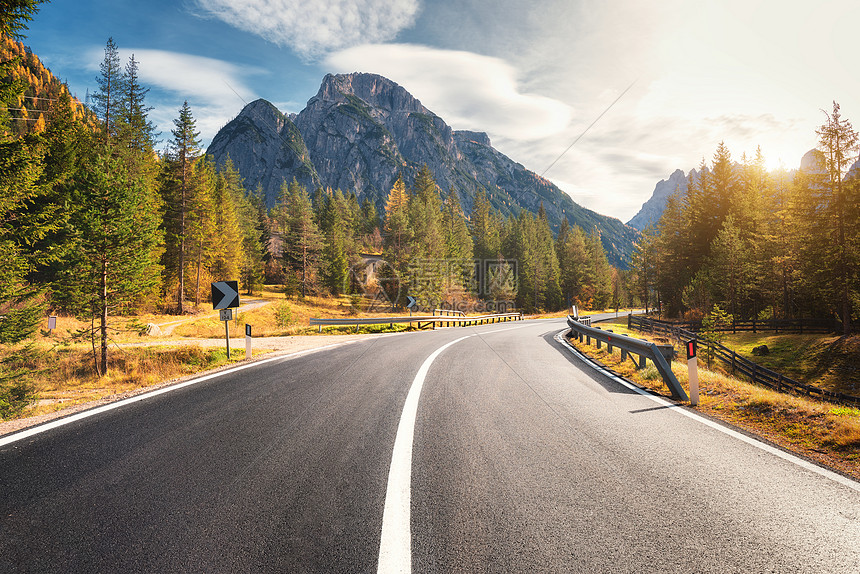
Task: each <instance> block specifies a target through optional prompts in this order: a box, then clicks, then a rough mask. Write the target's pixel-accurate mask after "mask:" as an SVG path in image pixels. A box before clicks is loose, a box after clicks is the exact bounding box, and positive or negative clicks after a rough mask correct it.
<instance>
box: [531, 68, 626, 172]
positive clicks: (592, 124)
mask: <svg viewBox="0 0 860 574" xmlns="http://www.w3.org/2000/svg"><path fill="white" fill-rule="evenodd" d="M637 81H638V80H633V83H631V84H630V85H629V86H627V89H626V90H624V91H623V92H621V94H620V95H619V96H618V97H617V98H615V101H613V102H612V103H611V104H609V106H608V107H607V108H606V109H605V110H603V112H601V114H600V115H599V116H597V118H595V120H594V121H593V122H591V125H589V126H588V127H587V128H585V131H583V132H582V133H581V134H579V137H577V138H576V139H575V140H573V143H572V144H570V145H569V146H567V149H566V150H564V151H563V152H561V154H560V155H559V156H558V157H557V158H555V161H553V162H552V163H551V164H549V167H547V168H546V169H545V170H543V172H542V173H541V174H540V176H541V177H543V176H544V175H545V174H546V172H548V171H549V170H550V169H551V168H552V166H554V165H555V164H556V163H558V160H560V159H561V158H562V157H563V156H564V154H566V153H567V152H569V151H570V148H572V147H573V146H575V145H576V143H577V142H578V141H579V140H581V139H582V137H583V136H584V135H585V134H587V133H588V130H590V129H591V128H592V127H594V124H596V123H597V122H599V121H600V118H602V117H603V116H604V115H605V114H606V112H608V111H609V110H611V109H612V106H614V105H615V104H617V103H618V100H620V99H621V98H623V97H624V94H626V93H627V92H629V91H630V88H632V87H633V85H634V84H635V83H636V82H637Z"/></svg>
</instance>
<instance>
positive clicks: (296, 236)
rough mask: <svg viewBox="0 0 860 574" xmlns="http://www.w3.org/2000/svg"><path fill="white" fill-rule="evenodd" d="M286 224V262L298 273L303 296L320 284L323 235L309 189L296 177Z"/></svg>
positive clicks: (292, 187) (289, 194) (291, 191)
mask: <svg viewBox="0 0 860 574" xmlns="http://www.w3.org/2000/svg"><path fill="white" fill-rule="evenodd" d="M287 189H288V196H287V205H286V210H284V211H282V213H283V215H284V216H285V219H284V221H283V225H284V237H283V242H284V254H283V257H284V262H285V264H286V267H287V268H288V269H290V270H291V271H292V273H293V274H294V275H295V276H297V277H298V279H299V282H300V284H301V292H302V297H306V296H307V295H308V292H309V291H310V290H311V289H313V287H314V285H315V284H316V274H317V269H318V264H319V257H320V253H321V251H322V248H323V238H322V235H321V234H320V232H319V228H318V227H317V224H316V222H315V221H314V211H313V206H312V204H311V199H310V197H309V196H308V192H307V190H306V189H305V188H304V186H302V185H300V184H299V183H298V182H297V181H296V180H295V179H294V180H293V181H292V182H291V183H290V185H289V186H288V188H287Z"/></svg>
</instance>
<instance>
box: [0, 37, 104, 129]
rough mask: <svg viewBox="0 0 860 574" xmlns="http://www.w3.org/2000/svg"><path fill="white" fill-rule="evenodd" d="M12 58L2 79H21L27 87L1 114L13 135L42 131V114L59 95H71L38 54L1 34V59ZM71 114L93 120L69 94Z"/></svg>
mask: <svg viewBox="0 0 860 574" xmlns="http://www.w3.org/2000/svg"><path fill="white" fill-rule="evenodd" d="M9 61H14V63H13V64H12V66H11V67H10V69H7V70H6V74H7V75H6V77H5V78H4V81H6V82H12V81H20V82H23V83H24V84H25V86H26V88H25V89H24V94H23V97H22V98H20V100H19V101H18V102H16V104H15V106H13V107H12V108H8V109H5V108H4V109H0V116H3V117H7V118H8V119H9V120H10V121H9V123H10V127H11V130H12V132H13V133H14V134H15V135H22V134H25V133H30V132H41V131H42V130H44V129H45V116H46V115H48V116H49V115H50V114H51V112H52V104H53V103H54V102H56V101H57V99H58V98H59V97H60V94H69V95H70V96H71V94H70V93H69V88H68V86H66V85H65V84H64V83H63V82H61V81H60V80H59V79H57V77H56V76H54V74H52V73H51V70H49V69H48V68H46V67H45V65H44V64H43V63H42V61H41V60H40V59H39V57H38V56H37V55H36V54H34V53H33V52H32V50H30V48H29V47H27V46H25V45H24V44H22V43H21V42H18V41H17V40H13V39H12V38H9V37H8V36H0V62H9ZM70 99H71V102H70V105H71V108H72V114H73V116H74V117H75V119H78V120H81V119H85V118H87V119H89V120H92V114H91V113H90V112H89V111H88V110H87V109H86V108H85V107H84V105H83V104H82V103H81V102H80V101H78V99H77V98H75V97H71V98H70Z"/></svg>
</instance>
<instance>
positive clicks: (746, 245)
mask: <svg viewBox="0 0 860 574" xmlns="http://www.w3.org/2000/svg"><path fill="white" fill-rule="evenodd" d="M824 116H825V121H824V123H823V124H822V125H821V126H820V127H819V128H818V130H817V131H816V133H817V136H818V147H817V150H815V151H814V152H813V153H812V154H811V155H812V156H813V161H812V162H811V163H810V165H807V166H805V167H802V168H801V169H800V170H797V171H796V172H793V173H790V172H788V171H786V170H785V169H782V170H778V171H775V172H771V173H769V172H768V171H767V170H766V169H765V161H764V157H763V154H762V152H761V150H760V149H759V150H757V151H756V154H755V156H754V157H752V158H747V157H746V156H744V157H743V158H742V160H741V163H740V165H737V164H735V163H734V162H733V161H732V158H731V154H730V153H729V150H728V148H727V147H726V146H725V145H724V144H720V145H719V147H718V148H717V150H716V152H715V153H714V156H713V161H712V162H711V164H710V165H707V164H706V163H705V161H704V160H702V164H701V166H700V169H699V172H700V177H699V178H698V179H696V178H692V177H691V178H690V179H689V184H688V190H687V192H686V193H683V194H676V195H674V196H672V197H671V198H670V199H669V201H668V204H667V206H666V209H665V211H664V212H663V215H662V217H661V219H660V220H659V222H658V223H657V224H656V225H655V226H652V227H651V228H649V229H646V230H645V232H644V233H643V236H642V239H641V241H640V242H639V245H638V246H637V251H636V255H635V257H634V268H635V276H636V277H635V283H636V288H635V289H636V292H637V294H638V296H639V297H640V298H641V300H642V301H643V302H645V303H646V304H647V305H649V306H651V307H652V308H653V307H658V306H659V307H660V308H661V311H662V312H663V313H664V314H665V315H667V316H669V317H680V316H683V317H685V318H687V319H701V318H703V317H705V316H709V315H714V316H715V317H719V316H722V317H723V320H728V317H729V316H730V317H733V318H734V319H737V320H750V319H782V318H817V319H820V318H837V319H838V321H840V322H841V324H842V332H843V333H844V334H846V335H847V334H850V333H852V332H853V325H854V324H855V323H856V322H857V320H858V316H857V312H858V309H860V174H858V173H855V172H850V171H849V170H850V168H851V166H852V165H853V164H854V163H855V162H856V161H857V154H858V150H860V143H858V134H857V132H856V131H855V130H854V129H853V127H852V125H851V123H850V122H849V121H848V120H847V119H845V118H844V117H843V116H842V113H841V110H840V107H839V104H837V103H836V102H834V103H833V108H832V110H831V111H830V112H824Z"/></svg>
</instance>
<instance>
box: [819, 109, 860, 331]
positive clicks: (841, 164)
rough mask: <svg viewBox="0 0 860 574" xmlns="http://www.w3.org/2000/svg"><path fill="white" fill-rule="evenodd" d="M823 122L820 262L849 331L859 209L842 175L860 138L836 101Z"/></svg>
mask: <svg viewBox="0 0 860 574" xmlns="http://www.w3.org/2000/svg"><path fill="white" fill-rule="evenodd" d="M824 115H825V116H826V118H827V119H826V121H825V123H824V124H823V125H822V126H821V127H819V128H818V130H816V133H817V134H818V144H819V147H820V149H821V151H822V152H823V157H824V166H823V167H824V172H825V181H824V192H825V198H824V199H825V203H824V205H823V206H822V207H823V210H824V212H825V213H826V218H827V221H826V223H825V227H824V229H826V230H827V232H829V233H828V235H829V236H828V237H824V238H822V239H823V240H824V242H825V245H826V246H827V247H828V249H827V254H826V258H825V259H824V260H823V261H821V262H820V264H822V265H824V266H826V267H827V268H828V270H829V271H830V285H829V286H828V287H829V289H828V290H829V291H830V292H831V295H832V297H833V298H834V299H835V300H837V301H839V314H840V315H841V317H842V332H843V334H844V335H850V334H851V332H852V323H851V314H852V299H854V297H855V296H856V294H857V293H858V285H857V282H856V277H857V272H858V263H860V260H858V255H857V252H856V251H854V250H852V249H851V243H852V242H853V240H854V239H855V238H856V237H857V232H858V231H860V213H858V211H860V209H858V207H860V206H858V203H860V202H858V198H857V191H858V190H857V186H856V184H854V183H848V182H846V181H845V174H846V172H847V171H848V168H849V167H851V164H852V163H853V162H854V161H855V160H856V157H857V152H858V149H860V138H858V134H857V132H856V131H855V130H854V128H853V127H852V126H851V122H849V121H848V120H846V119H844V118H842V114H841V111H840V108H839V104H837V103H836V102H833V111H832V112H831V113H829V114H828V113H827V112H825V113H824Z"/></svg>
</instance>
